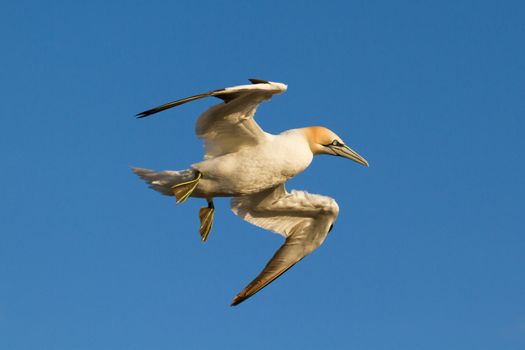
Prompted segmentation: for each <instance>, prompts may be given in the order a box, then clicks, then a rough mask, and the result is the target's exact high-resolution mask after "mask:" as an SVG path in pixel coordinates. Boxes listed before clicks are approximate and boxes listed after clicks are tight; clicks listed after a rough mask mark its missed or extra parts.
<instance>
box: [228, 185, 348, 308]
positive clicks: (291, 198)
mask: <svg viewBox="0 0 525 350" xmlns="http://www.w3.org/2000/svg"><path fill="white" fill-rule="evenodd" d="M231 207H232V210H233V212H234V213H235V214H237V215H239V216H240V217H241V218H243V219H244V220H246V221H248V222H250V223H252V224H254V225H256V226H259V227H262V228H265V229H267V230H270V231H273V232H276V233H278V234H281V235H283V236H284V237H286V241H285V242H284V244H283V245H282V246H281V247H280V248H279V250H277V252H276V253H275V255H274V256H273V257H272V258H271V259H270V261H269V262H268V264H266V266H265V267H264V269H263V270H262V271H261V273H260V274H259V275H258V276H257V277H256V278H255V279H254V280H253V281H252V282H251V283H250V284H248V285H247V286H246V287H245V288H244V289H243V290H242V291H241V292H240V293H239V294H237V296H236V297H235V298H234V299H233V302H232V306H233V305H237V304H239V303H241V302H243V301H244V300H246V299H248V298H249V297H251V296H252V295H254V294H255V293H257V292H258V291H260V290H261V289H262V288H264V287H266V286H267V285H268V284H270V283H271V282H272V281H274V280H275V279H276V278H278V277H279V276H281V275H282V274H283V273H285V272H286V271H287V270H288V269H289V268H291V267H292V266H293V265H295V264H296V263H297V262H299V261H300V260H301V259H303V258H304V257H305V256H306V255H308V254H310V253H311V252H313V251H314V250H315V249H316V248H317V247H319V246H320V245H321V244H322V243H323V241H324V239H325V238H326V236H327V234H328V232H329V231H330V229H331V228H332V225H333V223H334V221H335V219H336V218H337V215H338V213H339V207H338V206H337V203H336V202H335V200H333V199H332V198H330V197H326V196H321V195H315V194H310V193H307V192H303V191H292V193H288V192H286V190H285V188H284V185H280V186H278V187H276V188H274V189H270V190H267V191H263V192H261V193H257V194H254V195H250V196H243V197H235V198H233V199H232V203H231Z"/></svg>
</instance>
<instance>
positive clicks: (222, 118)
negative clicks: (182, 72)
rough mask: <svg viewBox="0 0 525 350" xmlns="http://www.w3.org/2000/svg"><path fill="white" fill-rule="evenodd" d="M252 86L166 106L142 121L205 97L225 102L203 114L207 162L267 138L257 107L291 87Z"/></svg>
mask: <svg viewBox="0 0 525 350" xmlns="http://www.w3.org/2000/svg"><path fill="white" fill-rule="evenodd" d="M250 82H251V83H252V84H251V85H239V86H234V87H229V88H224V89H217V90H213V91H209V92H205V93H202V94H199V95H195V96H191V97H187V98H183V99H181V100H177V101H173V102H169V103H166V104H164V105H162V106H159V107H155V108H152V109H149V110H147V111H144V112H142V113H139V114H137V116H138V117H139V118H143V117H147V116H150V115H152V114H155V113H158V112H161V111H164V110H166V109H168V108H172V107H175V106H179V105H181V104H184V103H186V102H190V101H193V100H197V99H200V98H204V97H217V98H220V99H222V100H223V101H224V103H220V104H218V105H215V106H212V107H211V108H209V109H208V110H207V111H205V112H204V113H202V114H201V116H200V117H199V119H198V120H197V123H196V126H195V132H196V134H197V136H198V137H199V138H202V139H204V142H205V158H212V157H216V156H219V155H222V154H226V153H231V152H235V151H237V150H239V149H240V148H242V147H243V146H246V145H255V144H257V143H259V142H261V141H262V140H264V139H265V138H266V134H265V133H264V131H263V130H262V129H261V127H260V126H259V125H258V124H257V123H256V122H255V120H254V118H253V116H254V114H255V110H256V109H257V106H258V105H259V104H260V103H261V102H263V101H265V100H268V99H270V98H271V97H272V95H274V94H279V93H282V92H284V91H286V88H287V86H286V85H285V84H281V83H274V82H270V81H266V80H258V79H250Z"/></svg>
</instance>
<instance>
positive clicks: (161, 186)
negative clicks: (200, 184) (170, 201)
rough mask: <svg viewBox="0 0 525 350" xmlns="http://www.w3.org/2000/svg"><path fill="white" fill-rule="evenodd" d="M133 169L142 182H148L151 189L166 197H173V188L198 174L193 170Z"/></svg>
mask: <svg viewBox="0 0 525 350" xmlns="http://www.w3.org/2000/svg"><path fill="white" fill-rule="evenodd" d="M131 169H132V170H133V172H134V173H135V174H137V175H138V176H140V178H141V179H142V180H144V181H145V182H147V183H148V184H149V187H150V188H152V189H154V190H155V191H157V192H160V193H162V194H163V195H166V196H173V195H174V194H173V189H172V187H173V186H175V185H177V184H180V183H183V182H187V181H190V180H193V179H194V178H195V174H196V171H195V170H193V169H186V170H180V171H175V170H165V171H159V172H156V171H153V170H150V169H144V168H131Z"/></svg>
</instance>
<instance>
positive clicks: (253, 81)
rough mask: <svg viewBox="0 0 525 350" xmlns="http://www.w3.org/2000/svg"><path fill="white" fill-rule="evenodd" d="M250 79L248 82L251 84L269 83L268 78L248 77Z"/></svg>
mask: <svg viewBox="0 0 525 350" xmlns="http://www.w3.org/2000/svg"><path fill="white" fill-rule="evenodd" d="M248 80H249V81H250V83H252V84H270V82H269V81H268V80H262V79H254V78H250V79H248Z"/></svg>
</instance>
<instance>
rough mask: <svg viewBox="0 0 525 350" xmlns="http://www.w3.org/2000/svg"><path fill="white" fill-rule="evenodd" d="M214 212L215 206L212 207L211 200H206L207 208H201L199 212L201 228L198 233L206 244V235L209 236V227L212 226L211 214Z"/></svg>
mask: <svg viewBox="0 0 525 350" xmlns="http://www.w3.org/2000/svg"><path fill="white" fill-rule="evenodd" d="M214 212H215V206H214V205H213V200H211V199H208V206H207V207H201V209H200V211H199V219H200V220H201V226H200V228H199V233H200V234H201V239H202V241H203V242H206V240H207V239H208V235H209V234H210V231H211V227H212V225H213V213H214Z"/></svg>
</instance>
